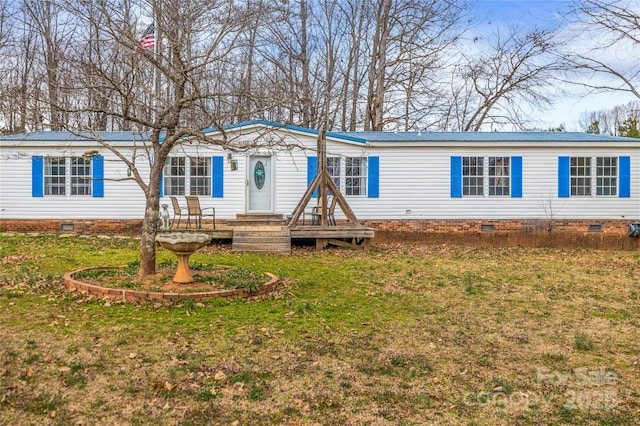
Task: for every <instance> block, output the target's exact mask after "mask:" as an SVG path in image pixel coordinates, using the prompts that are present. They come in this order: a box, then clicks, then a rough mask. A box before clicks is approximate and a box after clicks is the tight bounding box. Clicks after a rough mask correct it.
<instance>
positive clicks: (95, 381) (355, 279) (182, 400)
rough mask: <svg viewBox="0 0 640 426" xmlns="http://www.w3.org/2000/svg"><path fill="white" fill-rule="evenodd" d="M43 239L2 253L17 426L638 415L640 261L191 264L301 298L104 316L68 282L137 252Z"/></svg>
mask: <svg viewBox="0 0 640 426" xmlns="http://www.w3.org/2000/svg"><path fill="white" fill-rule="evenodd" d="M34 238H37V237H17V236H1V237H0V255H1V257H0V260H1V262H0V271H1V272H2V277H3V278H2V281H1V282H0V318H2V327H1V328H0V342H1V343H0V423H1V424H47V423H49V424H61V425H63V424H64V425H67V424H181V425H189V424H193V425H197V424H234V423H235V424H247V425H253V424H288V425H314V424H322V425H324V424H337V425H348V424H351V425H363V424H370V425H385V424H389V425H396V424H407V425H413V424H415V425H418V424H451V425H457V424H476V425H495V424H505V425H506V424H509V425H513V424H523V425H524V424H594V425H600V424H611V425H614V424H616V425H617V424H633V423H634V422H635V421H636V419H637V414H638V412H640V363H639V359H638V358H639V354H640V340H639V339H638V325H639V322H640V288H639V287H640V286H639V284H640V253H638V252H637V251H636V252H629V251H608V252H604V251H590V250H581V249H567V250H556V249H554V250H552V249H524V248H486V247H483V248H468V247H454V246H446V245H439V246H420V245H400V244H397V245H392V244H389V245H374V248H373V250H372V251H370V252H367V253H359V252H353V251H349V250H329V251H325V252H322V253H316V252H314V251H312V250H307V249H296V250H295V251H294V255H293V256H291V257H279V256H257V255H238V254H235V253H231V252H229V250H228V248H227V247H224V246H223V247H211V248H208V249H207V250H205V251H204V252H199V253H198V254H196V255H194V258H196V260H200V261H204V260H214V261H215V262H216V263H219V264H225V265H230V266H242V267H247V268H251V269H253V270H255V271H257V272H263V271H269V272H273V273H275V274H277V275H280V276H281V277H283V278H284V279H285V282H286V283H287V286H286V287H285V288H284V289H282V290H281V291H280V292H279V294H278V295H277V296H273V297H270V298H267V299H263V300H258V301H252V302H246V301H243V300H236V301H221V300H217V301H212V302H210V303H206V304H194V303H184V304H182V305H176V306H153V305H139V306H132V305H125V304H119V303H108V304H106V305H107V306H105V302H103V301H97V300H91V299H86V298H82V297H79V296H78V295H70V294H68V293H66V292H65V291H64V289H62V286H61V279H60V275H61V274H62V272H64V271H65V270H68V269H72V267H75V266H85V267H88V266H97V265H99V264H100V259H104V256H98V255H95V253H93V251H95V250H98V251H102V252H109V253H114V256H115V257H116V259H114V262H115V261H116V260H117V261H119V262H120V263H126V262H127V261H131V260H133V259H135V255H136V253H135V243H132V242H126V241H124V242H123V241H118V240H108V241H100V242H99V243H100V244H96V242H95V241H86V244H85V243H84V242H82V241H80V242H78V241H71V240H70V239H69V240H68V242H67V241H62V240H56V239H53V240H55V241H51V242H49V239H46V238H45V239H42V240H38V241H34ZM61 241H62V242H61ZM66 245H68V247H67V248H65V246H66ZM80 249H81V250H84V251H85V252H86V256H84V257H82V258H77V259H76V260H74V261H73V262H72V261H69V264H66V263H65V261H61V260H59V261H58V262H54V263H51V264H48V263H47V262H46V261H45V259H48V258H50V257H54V258H57V259H65V256H66V255H67V250H68V251H69V253H71V252H73V253H78V250H80ZM43 255H44V256H43ZM118 256H120V258H118ZM198 256H200V257H199V258H198ZM159 257H161V258H162V257H166V258H168V255H167V254H166V253H162V252H161V253H159Z"/></svg>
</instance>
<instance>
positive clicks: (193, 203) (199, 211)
mask: <svg viewBox="0 0 640 426" xmlns="http://www.w3.org/2000/svg"><path fill="white" fill-rule="evenodd" d="M185 198H186V200H187V215H188V216H187V228H188V227H190V226H191V216H193V217H195V220H196V228H198V229H200V228H202V216H207V217H208V216H211V218H212V219H213V229H216V209H215V208H213V207H205V208H201V207H200V199H199V198H198V197H196V196H195V195H187V196H185ZM207 210H211V213H205V211H207Z"/></svg>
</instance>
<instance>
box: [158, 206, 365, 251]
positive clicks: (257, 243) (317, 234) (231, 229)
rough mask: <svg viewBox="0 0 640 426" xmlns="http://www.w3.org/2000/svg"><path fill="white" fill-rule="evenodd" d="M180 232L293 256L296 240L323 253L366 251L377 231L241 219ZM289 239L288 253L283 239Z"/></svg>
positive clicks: (274, 219)
mask: <svg viewBox="0 0 640 426" xmlns="http://www.w3.org/2000/svg"><path fill="white" fill-rule="evenodd" d="M180 225H181V226H180V228H177V229H176V228H174V229H172V230H171V232H199V233H203V234H207V235H210V236H211V239H212V240H230V241H231V242H232V243H233V247H234V248H233V249H234V250H237V251H249V252H260V253H281V254H284V253H285V252H286V251H287V250H288V251H289V252H290V250H291V249H290V245H291V242H292V241H294V240H315V243H316V248H318V249H323V248H326V247H327V246H328V245H335V246H341V247H350V248H354V249H361V250H365V249H367V248H368V246H369V242H370V240H371V238H374V237H375V231H374V230H373V229H372V228H367V227H366V226H362V225H353V224H350V223H347V224H341V223H338V224H336V225H335V226H315V225H302V226H301V225H297V226H288V225H287V224H286V220H285V219H284V218H283V216H282V215H255V216H254V217H252V216H251V215H239V219H236V220H229V221H225V222H216V227H215V229H213V224H212V223H211V222H207V221H203V223H202V228H200V229H198V228H195V227H194V226H191V227H190V228H185V227H184V225H183V224H182V223H181V224H180ZM286 238H288V239H289V241H288V247H289V248H288V249H286V248H285V246H284V245H283V244H284V241H283V239H286Z"/></svg>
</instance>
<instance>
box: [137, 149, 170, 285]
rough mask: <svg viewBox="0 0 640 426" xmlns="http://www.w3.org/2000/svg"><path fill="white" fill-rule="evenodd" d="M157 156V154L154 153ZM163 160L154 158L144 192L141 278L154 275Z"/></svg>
mask: <svg viewBox="0 0 640 426" xmlns="http://www.w3.org/2000/svg"><path fill="white" fill-rule="evenodd" d="M156 154H157V152H156ZM164 162H165V159H164V158H156V159H155V161H154V163H153V165H152V166H151V172H150V176H149V185H148V186H147V188H146V191H145V194H144V195H145V198H146V204H145V208H144V219H143V220H142V232H141V234H140V270H139V272H138V273H139V275H140V276H141V277H144V276H147V275H153V274H155V273H156V247H155V245H156V232H157V225H158V217H159V213H160V179H161V177H162V168H163V166H164Z"/></svg>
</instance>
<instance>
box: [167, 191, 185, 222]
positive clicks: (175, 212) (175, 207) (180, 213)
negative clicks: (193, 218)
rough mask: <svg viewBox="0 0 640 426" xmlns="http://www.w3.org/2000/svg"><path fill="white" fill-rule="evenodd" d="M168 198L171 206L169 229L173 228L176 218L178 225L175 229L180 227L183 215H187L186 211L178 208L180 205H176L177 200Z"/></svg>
mask: <svg viewBox="0 0 640 426" xmlns="http://www.w3.org/2000/svg"><path fill="white" fill-rule="evenodd" d="M169 198H171V204H172V205H173V219H172V220H171V227H172V228H173V224H174V223H175V222H176V216H177V217H178V224H177V225H175V227H176V228H178V227H179V226H180V219H181V218H182V216H183V215H186V214H187V213H188V210H187V209H185V208H184V207H180V203H178V199H177V198H176V197H173V196H171V197H169Z"/></svg>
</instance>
